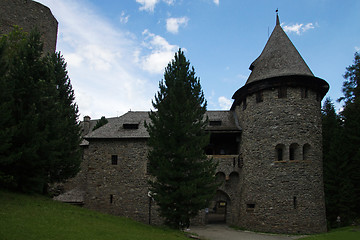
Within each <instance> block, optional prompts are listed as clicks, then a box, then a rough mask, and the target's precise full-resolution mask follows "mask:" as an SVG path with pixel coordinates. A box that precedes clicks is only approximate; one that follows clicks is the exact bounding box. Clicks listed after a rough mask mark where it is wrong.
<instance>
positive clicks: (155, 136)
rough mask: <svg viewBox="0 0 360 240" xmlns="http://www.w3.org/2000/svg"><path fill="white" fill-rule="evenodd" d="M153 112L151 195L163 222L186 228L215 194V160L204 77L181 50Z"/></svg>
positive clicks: (162, 83) (150, 125) (161, 86)
mask: <svg viewBox="0 0 360 240" xmlns="http://www.w3.org/2000/svg"><path fill="white" fill-rule="evenodd" d="M153 107H154V108H155V109H156V110H157V111H155V112H154V111H151V113H150V114H149V116H150V119H151V123H148V124H146V127H147V130H148V132H149V134H150V139H149V146H150V147H151V150H150V153H149V156H148V158H149V172H150V174H151V175H152V176H153V177H154V178H153V180H152V181H151V182H150V185H151V189H150V190H151V192H152V196H153V198H154V199H155V201H156V203H157V205H158V206H159V212H160V215H161V216H162V217H164V218H165V223H166V224H167V225H169V226H171V227H174V228H184V227H186V226H188V225H189V223H190V219H191V218H193V217H195V216H196V215H197V214H198V212H199V210H201V209H204V208H205V207H207V205H208V203H209V201H210V200H211V198H212V197H213V195H214V194H215V190H216V187H217V185H216V183H215V176H214V175H215V169H216V164H215V163H214V162H213V161H212V159H208V158H207V157H206V155H205V153H204V148H205V147H206V145H207V144H208V141H209V135H208V134H207V133H206V132H205V126H206V125H207V121H208V120H207V119H206V118H205V117H204V114H205V112H206V100H205V98H204V94H203V91H202V89H201V85H200V80H199V79H198V78H197V77H196V76H195V70H194V68H193V67H192V68H190V62H189V61H187V59H186V58H185V55H184V53H183V51H181V49H179V51H178V52H177V53H176V54H175V59H174V60H172V62H171V63H169V64H168V66H167V67H166V69H165V73H164V79H163V80H162V81H160V83H159V91H158V92H157V95H156V96H155V101H153Z"/></svg>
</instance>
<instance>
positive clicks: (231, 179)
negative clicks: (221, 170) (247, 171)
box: [229, 172, 239, 186]
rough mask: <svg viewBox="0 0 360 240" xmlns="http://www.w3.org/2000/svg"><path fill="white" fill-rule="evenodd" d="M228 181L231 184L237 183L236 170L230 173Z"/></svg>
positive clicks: (237, 175) (237, 174)
mask: <svg viewBox="0 0 360 240" xmlns="http://www.w3.org/2000/svg"><path fill="white" fill-rule="evenodd" d="M229 182H230V185H231V186H236V185H237V184H238V183H239V173H237V172H232V173H230V175H229Z"/></svg>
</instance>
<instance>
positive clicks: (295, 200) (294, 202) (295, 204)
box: [293, 196, 297, 209]
mask: <svg viewBox="0 0 360 240" xmlns="http://www.w3.org/2000/svg"><path fill="white" fill-rule="evenodd" d="M293 205H294V209H296V208H297V199H296V197H295V196H294V198H293Z"/></svg>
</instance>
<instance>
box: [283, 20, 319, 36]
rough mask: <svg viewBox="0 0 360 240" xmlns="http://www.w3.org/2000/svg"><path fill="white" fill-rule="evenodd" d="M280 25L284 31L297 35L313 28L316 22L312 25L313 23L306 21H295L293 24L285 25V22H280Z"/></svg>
mask: <svg viewBox="0 0 360 240" xmlns="http://www.w3.org/2000/svg"><path fill="white" fill-rule="evenodd" d="M281 25H282V28H283V29H284V31H285V32H286V33H296V34H297V35H301V34H302V33H304V32H306V31H308V30H310V29H314V28H315V25H317V24H315V25H314V24H313V23H307V24H303V23H296V24H293V25H285V24H281Z"/></svg>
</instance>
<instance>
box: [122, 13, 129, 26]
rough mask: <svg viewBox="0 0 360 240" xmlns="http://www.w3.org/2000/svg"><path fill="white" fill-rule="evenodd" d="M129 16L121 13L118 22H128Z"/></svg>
mask: <svg viewBox="0 0 360 240" xmlns="http://www.w3.org/2000/svg"><path fill="white" fill-rule="evenodd" d="M129 18H130V15H126V14H125V11H121V15H120V22H121V23H123V24H126V23H127V22H128V21H129Z"/></svg>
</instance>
